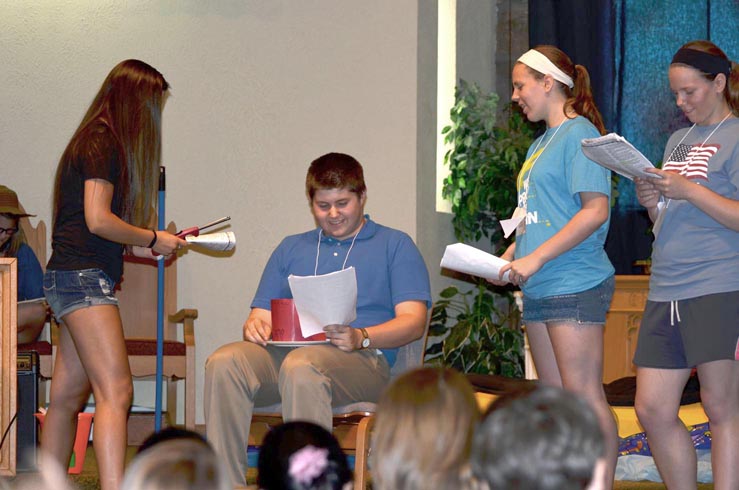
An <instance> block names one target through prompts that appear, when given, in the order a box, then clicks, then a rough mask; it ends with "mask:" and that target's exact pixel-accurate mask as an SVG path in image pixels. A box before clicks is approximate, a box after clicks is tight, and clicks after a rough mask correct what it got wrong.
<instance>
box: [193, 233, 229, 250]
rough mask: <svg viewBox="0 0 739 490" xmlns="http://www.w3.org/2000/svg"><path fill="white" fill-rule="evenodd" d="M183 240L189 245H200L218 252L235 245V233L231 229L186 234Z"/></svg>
mask: <svg viewBox="0 0 739 490" xmlns="http://www.w3.org/2000/svg"><path fill="white" fill-rule="evenodd" d="M185 240H187V243H189V244H191V245H200V246H201V247H205V248H208V249H210V250H216V251H219V252H222V251H227V250H231V249H233V248H234V247H235V246H236V235H234V232H233V231H225V232H221V233H206V234H205V235H200V236H192V235H188V236H186V237H185Z"/></svg>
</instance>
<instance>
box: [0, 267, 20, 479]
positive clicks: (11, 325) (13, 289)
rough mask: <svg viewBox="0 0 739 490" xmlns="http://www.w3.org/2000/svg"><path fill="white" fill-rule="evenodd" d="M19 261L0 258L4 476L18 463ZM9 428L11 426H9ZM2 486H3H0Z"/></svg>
mask: <svg viewBox="0 0 739 490" xmlns="http://www.w3.org/2000/svg"><path fill="white" fill-rule="evenodd" d="M17 262H18V259H15V258H4V257H0V428H1V429H0V430H1V431H5V430H7V431H8V434H7V439H6V438H5V435H3V439H4V442H3V445H2V447H1V448H0V476H14V475H15V463H16V454H15V451H16V446H15V441H16V425H17V424H15V423H13V417H14V415H15V413H16V402H17V399H16V392H17V382H18V379H17V378H16V367H17V365H16V356H17V352H16V351H17V342H18V337H17V328H18V325H17V323H16V322H17V312H18V307H17V305H16V301H17V298H18V283H17V280H18V279H17V274H18V270H17V267H18V265H17ZM6 428H7V429H6ZM0 486H2V485H0Z"/></svg>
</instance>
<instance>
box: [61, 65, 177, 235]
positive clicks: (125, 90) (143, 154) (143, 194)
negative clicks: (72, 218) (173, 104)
mask: <svg viewBox="0 0 739 490" xmlns="http://www.w3.org/2000/svg"><path fill="white" fill-rule="evenodd" d="M168 88H169V84H168V83H167V81H166V80H165V79H164V77H163V76H162V74H161V73H159V72H158V71H157V70H156V69H155V68H153V67H151V66H150V65H148V64H146V63H144V62H143V61H139V60H125V61H122V62H120V63H118V64H117V65H116V66H115V67H114V68H113V69H112V70H111V71H110V73H109V74H108V76H107V77H106V78H105V81H104V82H103V84H102V86H101V87H100V90H99V91H98V93H97V95H96V96H95V99H94V100H93V101H92V104H90V107H89V108H88V109H87V113H86V114H85V116H84V117H83V118H82V122H80V125H79V127H78V128H77V130H76V131H75V133H74V135H73V136H72V139H71V140H70V142H69V144H68V145H67V148H66V149H65V150H64V153H63V154H62V158H61V160H60V162H59V166H58V168H57V174H56V183H55V185H54V210H55V212H54V215H55V218H56V214H57V213H58V212H59V208H60V197H61V192H62V189H60V186H61V176H62V175H63V174H64V171H65V170H66V169H67V167H69V166H70V165H71V163H72V162H73V161H75V160H76V159H79V158H92V159H99V158H100V155H99V154H98V153H96V152H94V151H91V150H90V149H89V148H88V145H86V144H85V143H87V142H88V141H89V139H90V138H91V137H92V136H93V133H95V132H99V131H100V129H101V128H103V127H104V128H107V129H108V130H109V131H110V132H111V133H112V134H113V136H114V137H115V138H116V140H117V143H118V145H119V150H120V158H119V161H120V169H119V179H118V182H113V185H114V186H115V187H116V189H117V190H118V192H119V195H120V197H121V218H122V219H123V220H124V221H127V222H129V223H131V224H133V225H136V226H149V225H151V222H152V220H153V216H154V204H155V202H156V190H157V176H158V172H159V164H160V161H161V151H162V150H161V117H162V106H163V102H164V92H165V91H166V90H167V89H168Z"/></svg>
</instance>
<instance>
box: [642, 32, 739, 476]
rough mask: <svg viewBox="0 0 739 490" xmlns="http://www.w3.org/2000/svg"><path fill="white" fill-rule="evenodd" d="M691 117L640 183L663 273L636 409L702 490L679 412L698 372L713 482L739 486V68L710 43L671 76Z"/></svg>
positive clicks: (663, 455)
mask: <svg viewBox="0 0 739 490" xmlns="http://www.w3.org/2000/svg"><path fill="white" fill-rule="evenodd" d="M668 76H669V80H670V89H671V90H672V92H673V93H674V94H675V99H676V103H677V106H678V107H679V108H680V109H681V110H682V111H683V113H684V114H685V116H686V117H687V118H688V120H689V121H690V122H691V123H692V126H690V127H689V128H684V129H681V130H678V131H676V132H675V133H674V134H673V135H672V136H671V137H670V139H669V141H668V142H667V147H666V148H665V153H664V164H663V166H662V169H661V170H659V169H654V170H650V172H651V173H653V174H654V177H653V178H651V177H650V178H647V179H635V182H636V190H637V196H638V199H639V202H640V203H641V204H642V206H644V207H645V208H647V210H648V212H649V216H650V218H651V219H652V221H654V235H655V241H654V247H653V251H652V276H651V279H650V284H649V296H648V301H647V306H646V309H645V311H644V318H643V320H642V322H641V327H640V330H639V342H638V346H637V349H636V354H635V356H634V364H636V365H637V392H636V411H637V414H638V416H639V420H640V421H641V423H642V425H643V426H644V428H645V429H646V432H647V436H648V437H649V445H650V449H651V451H652V454H653V455H654V458H655V462H656V463H657V468H658V469H659V471H660V474H661V475H662V478H663V480H664V482H665V484H666V485H667V488H670V489H671V490H673V489H695V488H696V473H697V469H696V453H695V450H694V449H693V444H692V441H691V438H690V435H689V434H688V432H687V431H686V430H685V427H684V426H683V424H682V422H680V419H679V418H678V410H679V408H680V397H681V394H682V391H683V388H684V387H685V384H686V383H687V381H688V377H689V376H690V373H691V370H692V369H693V368H697V371H698V377H699V379H700V383H701V400H702V402H703V408H704V409H705V411H706V414H707V415H708V418H709V421H710V425H711V432H712V436H713V440H712V454H711V458H712V466H713V479H714V488H716V489H717V490H718V489H727V490H728V489H734V490H735V489H737V488H739V464H738V463H739V360H738V359H739V190H738V189H739V119H737V115H739V67H738V66H737V64H736V63H733V62H731V61H730V60H729V59H728V57H727V56H726V54H724V52H723V51H721V49H719V48H718V47H717V46H716V45H714V44H713V43H711V42H708V41H693V42H690V43H688V44H685V45H684V46H683V47H682V48H680V50H678V52H677V53H676V54H675V56H674V57H673V59H672V63H671V64H670V68H669V72H668Z"/></svg>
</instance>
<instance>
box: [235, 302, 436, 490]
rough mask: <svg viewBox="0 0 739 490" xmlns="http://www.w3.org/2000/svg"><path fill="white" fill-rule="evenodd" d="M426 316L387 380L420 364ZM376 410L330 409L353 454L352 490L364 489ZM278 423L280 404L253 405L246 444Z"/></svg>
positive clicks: (366, 406) (362, 406)
mask: <svg viewBox="0 0 739 490" xmlns="http://www.w3.org/2000/svg"><path fill="white" fill-rule="evenodd" d="M427 317H428V318H427V321H426V328H425V330H424V333H423V336H422V337H421V338H420V339H418V340H415V341H413V342H411V343H410V344H407V345H404V346H403V347H401V348H400V349H399V350H398V357H397V359H396V360H395V364H394V365H393V367H392V369H391V370H390V376H391V379H394V378H396V377H397V376H399V375H400V374H402V373H404V372H405V371H408V370H410V369H413V368H415V367H418V366H421V365H422V364H423V358H424V353H425V351H426V340H427V338H428V330H429V325H428V321H429V320H430V315H427ZM376 409H377V404H375V403H373V402H357V403H351V404H349V405H344V406H339V407H335V408H334V409H333V434H334V436H336V439H337V440H338V441H339V445H340V446H341V448H342V449H343V450H344V452H346V453H350V454H351V453H353V454H354V490H364V489H365V488H366V486H367V481H368V478H367V459H368V456H369V450H370V432H371V430H372V425H373V423H374V412H375V411H376ZM282 422H283V421H282V407H281V405H280V404H279V403H278V404H275V405H270V406H268V407H255V408H254V414H253V415H252V420H251V429H250V431H249V446H260V445H261V444H262V440H263V439H264V436H265V435H266V434H267V432H268V431H269V429H270V428H271V427H274V426H277V425H280V424H282Z"/></svg>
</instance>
